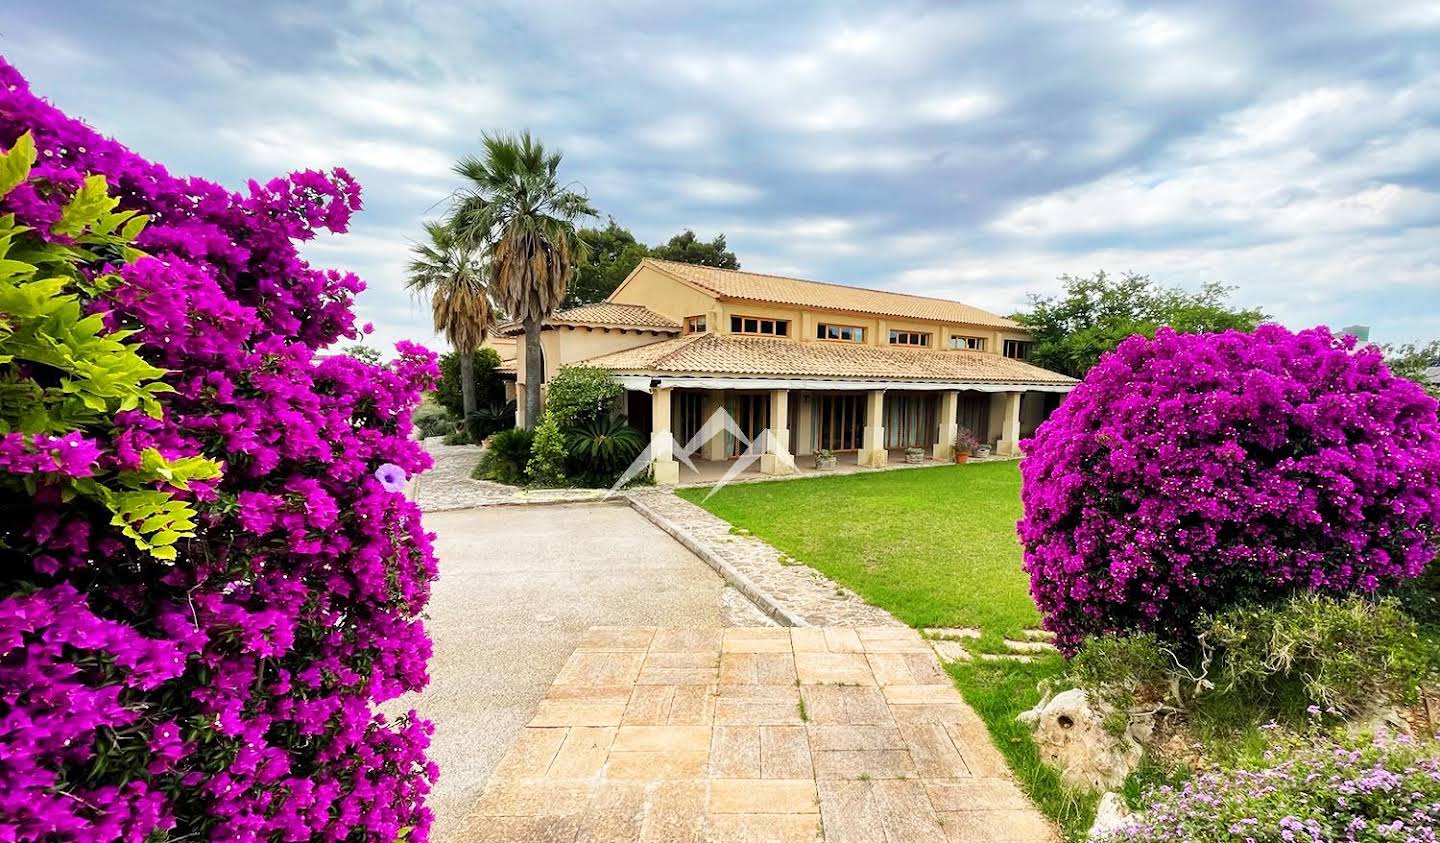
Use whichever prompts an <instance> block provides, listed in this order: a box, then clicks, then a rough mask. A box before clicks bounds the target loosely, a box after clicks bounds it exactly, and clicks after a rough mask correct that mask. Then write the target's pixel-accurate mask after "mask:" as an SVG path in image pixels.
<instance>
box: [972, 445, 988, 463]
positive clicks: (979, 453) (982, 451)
mask: <svg viewBox="0 0 1440 843" xmlns="http://www.w3.org/2000/svg"><path fill="white" fill-rule="evenodd" d="M975 456H976V457H978V458H980V459H982V460H983V459H985V458H986V457H988V456H990V446H989V445H985V444H981V445H976V446H975Z"/></svg>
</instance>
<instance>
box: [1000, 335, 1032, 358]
mask: <svg viewBox="0 0 1440 843" xmlns="http://www.w3.org/2000/svg"><path fill="white" fill-rule="evenodd" d="M1034 344H1035V343H1033V342H1029V341H1026V340H1006V341H1005V349H1004V351H1005V356H1006V357H1014V358H1015V359H1016V360H1029V359H1030V347H1031V346H1032V345H1034Z"/></svg>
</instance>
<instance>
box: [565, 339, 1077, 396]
mask: <svg viewBox="0 0 1440 843" xmlns="http://www.w3.org/2000/svg"><path fill="white" fill-rule="evenodd" d="M585 364H586V365H589V366H599V367H601V368H605V369H610V370H612V371H618V372H657V373H660V372H668V373H673V374H724V375H780V376H790V377H817V378H865V379H877V378H878V379H884V380H934V381H976V382H979V381H991V382H997V383H1025V384H1068V383H1074V382H1075V381H1074V380H1073V379H1071V378H1068V377H1065V376H1064V375H1061V374H1057V373H1055V372H1052V371H1049V370H1048V369H1042V368H1040V367H1039V366H1032V365H1030V364H1029V363H1026V362H1024V361H1022V360H1013V359H1011V358H1009V357H1002V356H1000V355H998V354H988V353H985V352H981V351H927V350H921V349H909V348H879V347H876V346H873V345H861V344H858V343H856V344H850V343H838V342H837V343H831V342H802V341H799V340H787V339H777V338H773V337H745V336H734V335H731V334H711V333H705V334H689V335H687V336H683V337H678V338H676V339H670V340H662V341H660V342H655V343H651V344H649V345H642V346H640V347H638V348H631V349H626V350H624V351H616V352H612V353H610V354H604V355H601V356H599V357H594V358H591V359H589V360H587V361H585Z"/></svg>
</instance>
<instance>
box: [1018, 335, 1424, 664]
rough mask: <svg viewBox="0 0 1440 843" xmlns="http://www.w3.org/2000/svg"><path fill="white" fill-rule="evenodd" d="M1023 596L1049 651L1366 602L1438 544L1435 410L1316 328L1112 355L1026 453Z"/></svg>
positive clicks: (1161, 340)
mask: <svg viewBox="0 0 1440 843" xmlns="http://www.w3.org/2000/svg"><path fill="white" fill-rule="evenodd" d="M1022 447H1023V449H1024V451H1025V454H1026V457H1025V460H1024V462H1022V463H1021V466H1020V471H1021V476H1022V480H1023V487H1022V498H1023V502H1024V507H1025V515H1024V518H1023V520H1021V521H1020V524H1019V534H1020V539H1021V542H1022V544H1023V546H1024V564H1025V569H1026V571H1027V572H1028V573H1029V575H1030V582H1031V593H1032V595H1033V596H1034V598H1035V601H1036V604H1037V605H1038V606H1039V608H1040V610H1041V612H1042V613H1043V614H1044V617H1045V625H1046V627H1047V628H1049V629H1050V630H1052V631H1053V632H1055V633H1056V635H1057V642H1058V644H1059V645H1060V647H1061V648H1062V649H1063V650H1065V651H1066V652H1069V653H1073V652H1074V651H1075V650H1076V649H1077V648H1078V647H1079V646H1080V644H1081V642H1082V641H1083V639H1084V637H1085V636H1087V635H1105V634H1114V633H1122V632H1128V631H1151V632H1155V633H1157V634H1159V635H1161V636H1162V637H1163V638H1168V639H1171V640H1175V639H1183V638H1185V637H1186V636H1188V635H1189V633H1190V632H1191V628H1192V625H1193V623H1194V621H1195V619H1196V618H1197V617H1199V616H1200V615H1201V614H1202V613H1204V612H1207V611H1213V610H1215V609H1217V608H1222V607H1224V606H1227V605H1230V604H1232V603H1235V602H1239V601H1242V600H1260V601H1264V600H1269V599H1273V598H1275V597H1277V596H1279V595H1282V594H1285V593H1290V592H1294V591H1304V590H1310V591H1318V592H1324V593H1337V594H1338V593H1348V592H1361V593H1371V592H1375V591H1376V590H1378V589H1380V588H1381V587H1383V586H1386V585H1390V584H1394V583H1397V582H1399V581H1402V580H1406V579H1409V578H1413V577H1416V576H1418V575H1419V574H1420V573H1421V571H1422V570H1423V569H1424V568H1425V566H1426V565H1428V564H1430V563H1431V561H1432V560H1433V559H1434V558H1435V556H1436V552H1437V549H1440V422H1437V418H1436V402H1435V400H1434V399H1432V398H1430V397H1429V396H1428V395H1426V394H1425V393H1424V392H1423V391H1422V390H1421V389H1420V388H1419V387H1418V386H1417V385H1415V384H1414V383H1412V382H1411V381H1408V380H1405V379H1403V378H1399V377H1396V376H1394V375H1392V374H1391V373H1390V372H1389V371H1388V370H1387V369H1386V367H1385V362H1384V360H1383V359H1382V357H1381V354H1380V352H1379V351H1378V350H1376V349H1374V348H1370V347H1365V348H1361V347H1357V345H1356V342H1355V340H1354V338H1352V337H1346V338H1343V339H1338V338H1336V337H1334V336H1332V335H1331V334H1330V332H1329V331H1328V330H1326V329H1324V328H1315V329H1312V330H1306V331H1300V332H1298V333H1292V332H1290V331H1288V330H1286V329H1285V328H1282V327H1279V326H1276V325H1263V326H1261V327H1259V328H1257V329H1256V330H1255V331H1254V332H1253V333H1242V332H1238V331H1229V332H1226V333H1223V334H1177V333H1175V332H1173V331H1171V330H1169V329H1162V330H1160V331H1159V332H1158V333H1157V334H1156V336H1155V338H1154V339H1153V340H1150V339H1146V338H1144V337H1139V336H1136V337H1131V338H1130V339H1127V340H1125V341H1124V342H1123V343H1121V344H1120V346H1119V347H1118V348H1117V349H1116V350H1115V351H1114V352H1113V353H1111V354H1109V355H1107V356H1106V357H1104V358H1103V359H1102V360H1101V362H1100V363H1099V365H1097V366H1096V367H1094V368H1093V369H1091V370H1090V372H1089V373H1088V374H1087V375H1086V376H1085V379H1084V381H1083V382H1082V383H1080V384H1079V385H1078V386H1077V387H1076V388H1075V390H1074V391H1073V392H1072V393H1071V394H1070V395H1069V396H1068V397H1067V398H1066V399H1065V401H1064V402H1063V403H1062V404H1061V405H1060V407H1059V408H1058V409H1057V410H1056V411H1055V412H1054V413H1053V414H1052V415H1051V417H1050V418H1049V419H1048V420H1047V421H1046V422H1045V423H1044V424H1042V425H1041V426H1040V428H1039V429H1038V430H1037V431H1036V433H1035V435H1034V437H1032V438H1031V439H1029V440H1027V441H1025V442H1023V443H1022Z"/></svg>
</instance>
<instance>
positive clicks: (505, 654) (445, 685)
mask: <svg viewBox="0 0 1440 843" xmlns="http://www.w3.org/2000/svg"><path fill="white" fill-rule="evenodd" d="M425 527H426V528H427V529H429V530H431V531H433V532H434V533H436V540H435V551H436V554H437V555H438V557H439V559H440V579H439V580H438V581H437V582H436V583H435V585H434V587H433V591H432V595H431V600H430V605H429V607H428V609H427V615H428V618H427V620H426V627H427V629H428V630H429V632H430V636H431V639H432V641H433V645H434V651H433V655H432V656H431V659H430V665H429V670H430V676H431V682H430V685H429V687H427V688H426V689H425V690H424V691H423V692H421V693H419V694H414V695H409V696H407V697H404V698H401V699H398V700H394V701H391V702H390V703H387V704H386V706H385V711H386V712H387V713H389V714H400V713H403V712H405V711H407V710H409V709H410V708H416V709H418V710H419V712H420V714H421V715H422V716H424V717H425V718H427V719H429V720H432V721H433V722H434V723H435V735H434V737H433V739H432V742H431V746H430V757H431V759H432V760H434V761H435V762H436V763H437V764H439V765H440V769H441V771H442V772H441V776H440V780H439V782H437V783H436V785H435V789H434V791H433V792H432V793H431V795H430V799H429V804H430V807H431V808H432V809H433V810H434V811H435V813H436V824H435V828H434V832H433V833H432V835H431V839H432V840H434V841H436V843H446V842H447V841H450V840H452V839H454V834H455V830H456V828H457V826H458V824H459V821H460V819H461V818H462V817H463V816H464V815H465V813H466V812H468V811H471V810H473V809H474V807H475V804H476V803H477V801H478V800H479V799H480V794H481V792H482V791H483V789H484V786H485V782H486V781H487V779H488V778H489V776H490V774H491V771H492V770H493V769H494V768H495V765H496V764H497V763H498V762H499V761H500V758H501V756H502V755H503V754H504V753H505V751H506V750H507V749H508V748H509V747H510V745H511V743H513V742H514V740H515V738H516V737H517V736H518V735H519V734H520V733H521V730H522V729H523V728H524V726H525V724H526V723H527V722H528V721H529V720H530V718H531V717H532V716H533V715H534V713H535V709H536V707H537V706H539V705H540V702H541V700H542V699H543V698H544V697H545V695H546V692H547V691H548V690H549V689H550V683H551V682H552V681H554V679H555V675H556V673H558V672H559V671H560V670H561V668H562V667H563V666H564V664H565V660H566V659H567V658H569V656H570V653H571V651H573V650H574V649H575V647H576V645H578V644H579V643H580V642H581V641H582V639H583V638H584V637H585V635H586V630H588V629H589V628H590V627H591V626H593V625H595V624H656V625H659V624H665V625H671V626H693V627H701V628H708V629H718V628H719V627H724V626H733V625H743V626H753V625H756V624H759V623H764V622H765V619H764V616H762V615H761V614H760V613H759V612H758V611H757V610H756V609H755V607H754V606H753V605H751V604H750V603H749V602H748V601H747V600H746V599H745V598H743V597H741V596H740V595H739V594H738V593H737V592H736V591H735V590H734V589H732V588H729V587H727V586H726V585H725V583H724V581H723V580H721V579H720V577H718V576H716V575H715V572H714V571H713V570H711V569H710V568H709V567H708V566H707V565H705V564H704V563H703V562H701V561H700V560H698V559H696V558H695V557H694V555H692V554H691V553H690V551H688V550H686V549H685V548H684V547H681V546H680V545H679V544H677V543H676V542H675V541H674V540H673V539H671V538H670V537H669V536H667V535H665V534H664V533H662V532H661V531H660V530H658V529H656V528H655V527H653V526H651V525H650V524H649V523H648V522H647V521H645V520H644V519H643V518H641V517H640V516H639V515H636V514H635V513H634V512H632V511H631V510H630V509H628V508H627V507H625V506H621V505H615V506H604V505H595V504H589V505H582V506H542V507H513V508H494V507H491V508H486V509H476V510H470V511H466V512H442V513H429V514H427V515H426V516H425Z"/></svg>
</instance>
